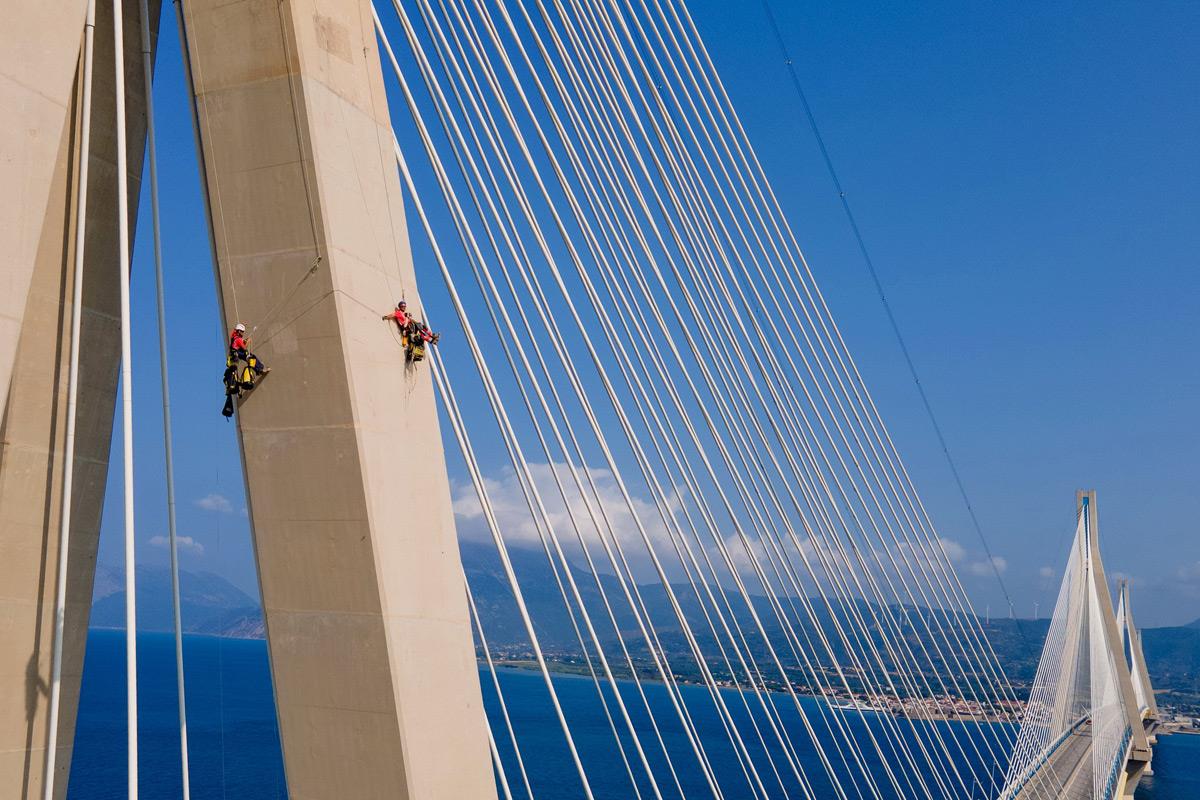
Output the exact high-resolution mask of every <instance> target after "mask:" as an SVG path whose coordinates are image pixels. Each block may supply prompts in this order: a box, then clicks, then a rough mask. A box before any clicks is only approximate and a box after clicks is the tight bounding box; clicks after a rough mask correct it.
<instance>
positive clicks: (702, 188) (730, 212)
mask: <svg viewBox="0 0 1200 800" xmlns="http://www.w3.org/2000/svg"><path fill="white" fill-rule="evenodd" d="M610 5H613V6H614V16H615V17H616V18H617V19H618V21H620V22H621V25H622V29H623V30H624V31H625V33H626V37H627V38H629V31H628V28H627V27H626V26H625V24H624V21H623V20H622V19H621V17H620V14H619V12H617V11H616V10H615V3H610ZM625 5H626V7H627V8H629V9H630V13H629V18H630V20H631V21H632V22H633V25H634V28H635V29H636V30H637V31H638V33H639V34H640V36H641V38H642V41H643V42H645V43H646V51H647V54H648V56H649V58H650V60H651V62H652V63H653V64H654V65H655V67H656V68H657V69H658V70H659V73H660V74H661V75H662V80H661V81H659V82H657V85H656V82H653V81H651V82H649V83H648V86H649V89H650V91H651V92H652V93H653V94H654V95H655V96H656V99H657V101H658V103H659V106H660V107H663V105H664V104H663V101H662V100H661V98H660V97H659V96H658V95H659V91H660V89H665V91H666V92H667V94H668V96H669V97H670V98H671V100H672V102H673V103H674V105H675V107H676V108H677V109H678V110H679V112H680V116H679V118H680V119H681V120H682V122H683V124H684V127H685V128H686V130H687V131H688V133H689V134H690V135H691V138H692V140H693V141H694V142H695V143H696V153H697V154H698V155H699V157H700V159H701V160H702V161H703V163H704V165H705V167H706V168H707V171H708V174H709V175H710V177H711V178H712V181H711V186H712V188H713V189H714V190H715V191H716V193H717V195H718V196H720V197H721V199H722V201H723V203H724V206H725V213H722V212H720V211H718V210H717V209H716V205H715V204H714V203H713V201H712V199H711V197H709V189H708V188H707V187H708V186H709V185H710V184H709V183H708V182H706V181H705V180H704V179H703V178H702V177H701V176H700V172H699V170H698V168H697V167H696V165H695V163H694V161H693V157H692V153H691V151H690V150H689V149H688V148H687V147H685V146H684V144H683V142H682V139H681V138H680V136H679V134H678V131H677V130H676V127H675V124H674V123H673V121H672V119H671V117H669V116H668V117H666V119H665V122H666V125H667V127H668V129H669V131H670V132H671V133H672V140H673V142H674V149H676V152H677V153H678V155H679V160H680V163H681V164H682V165H684V166H685V167H687V168H688V169H689V170H690V172H691V176H692V177H691V178H690V180H689V183H690V185H691V187H692V189H691V191H690V192H687V193H686V194H688V195H690V196H691V197H693V203H694V204H695V203H696V201H695V200H694V198H695V196H696V193H697V192H699V193H702V194H704V195H705V197H706V198H707V205H705V204H699V205H694V207H699V208H701V210H700V215H701V216H703V217H705V220H706V225H707V227H708V229H709V231H710V232H711V233H712V235H713V236H714V237H715V236H716V230H715V228H714V217H710V216H709V215H708V212H707V210H706V208H709V207H711V208H712V209H713V210H714V212H715V223H716V226H718V227H720V228H721V230H722V231H723V232H724V234H725V236H726V237H727V238H729V240H730V242H731V244H732V243H733V239H732V238H731V236H730V233H729V231H728V230H727V228H726V223H725V218H726V217H728V219H729V220H730V222H731V223H732V224H733V226H734V228H735V229H736V230H737V231H738V233H739V236H740V237H741V241H742V243H743V245H745V246H746V247H747V248H749V247H750V244H749V241H748V239H747V238H746V235H745V232H744V231H743V230H742V227H741V223H740V222H739V220H738V216H737V213H736V211H735V209H734V208H733V207H732V206H731V205H730V204H729V200H728V198H727V197H726V194H725V190H724V188H723V186H724V184H730V185H731V186H732V187H736V184H735V183H734V182H733V181H732V179H731V178H730V176H729V173H728V171H727V170H726V169H725V166H724V163H723V162H722V161H721V160H720V159H718V160H717V163H718V165H719V166H720V168H721V171H722V175H721V176H718V175H717V174H716V172H715V171H714V169H713V167H712V164H711V163H710V161H709V159H708V157H707V155H706V154H705V152H704V144H703V143H702V142H701V141H700V138H699V137H698V136H697V135H696V132H695V129H694V128H693V127H692V125H691V123H690V122H689V120H688V118H687V114H686V109H685V108H684V106H683V104H682V103H681V102H680V100H679V96H678V95H677V94H676V92H675V90H674V88H673V87H672V85H671V82H670V80H669V76H668V74H667V73H666V71H665V70H664V68H663V65H662V62H661V61H660V60H659V59H658V57H657V55H656V53H655V52H654V48H653V45H652V42H651V39H650V37H649V36H648V34H647V33H646V31H645V28H644V27H643V25H642V23H641V21H640V19H639V18H638V16H637V15H636V13H634V11H633V6H632V3H630V2H629V0H626V2H625ZM641 6H642V8H643V9H644V10H646V14H647V17H649V11H648V9H647V8H646V5H645V2H644V0H643V2H642V3H641ZM648 22H649V23H650V28H651V29H652V30H653V31H654V33H655V36H656V39H657V41H658V43H659V45H660V47H662V48H664V49H665V48H666V43H665V41H664V40H663V37H662V32H661V31H659V30H658V28H657V27H656V26H655V25H654V24H653V21H652V20H648ZM668 33H669V34H671V35H672V38H673V33H672V32H670V31H669V30H668ZM602 41H603V40H602ZM630 41H632V39H630ZM604 46H607V44H605V45H604ZM617 46H618V47H619V46H620V45H619V44H618V45H617ZM634 52H635V56H636V57H637V59H638V62H639V63H642V59H641V56H640V55H638V54H637V53H636V51H634ZM667 63H669V64H670V65H671V67H672V70H673V74H674V75H675V77H676V79H677V80H678V81H679V82H680V83H681V88H682V89H684V94H685V96H686V97H687V99H688V103H689V105H690V108H691V110H692V112H693V113H694V114H696V115H697V116H698V115H699V112H698V110H697V109H696V105H695V102H694V100H693V99H692V98H691V97H690V95H689V94H688V93H687V92H686V85H684V84H683V79H682V76H681V74H680V72H679V63H682V65H683V66H684V68H685V70H686V71H687V72H688V73H689V74H691V67H690V65H689V64H688V62H687V59H686V58H682V59H670V58H668V59H667ZM643 69H645V67H644V64H643ZM647 75H648V73H647ZM710 119H711V114H710ZM700 128H701V130H702V131H703V132H704V134H705V140H706V142H707V144H708V147H709V148H713V149H714V151H715V145H714V143H713V140H712V137H711V135H710V133H709V131H708V130H707V128H706V127H705V126H703V125H701V126H700ZM718 135H719V131H718ZM663 146H664V147H666V143H665V142H664V143H663ZM722 176H723V178H724V180H722ZM743 185H744V180H743ZM735 197H736V199H737V201H738V204H739V207H740V208H741V210H742V213H743V214H745V213H746V208H745V205H744V203H742V201H741V198H740V197H737V196H736V194H735ZM760 220H761V217H760ZM751 233H752V234H753V237H754V238H755V240H756V241H757V242H758V243H759V246H760V247H762V248H763V249H764V255H767V256H768V257H770V253H768V252H767V251H766V249H765V246H764V245H763V243H762V237H761V236H760V234H759V233H758V232H757V231H756V230H754V228H753V226H752V227H751ZM714 241H715V242H716V243H717V247H718V249H719V250H720V249H721V248H720V240H719V239H714ZM731 252H732V253H733V255H734V257H735V259H736V260H737V262H738V263H739V264H742V257H741V254H740V250H739V249H738V248H737V247H736V246H735V247H733V248H732V250H731ZM749 255H750V257H751V260H752V262H753V263H754V264H755V266H756V269H757V271H758V274H759V276H760V277H761V278H763V283H764V285H765V287H766V289H767V291H768V294H769V295H770V296H771V297H772V300H773V302H775V307H776V309H777V310H779V306H778V302H777V300H775V299H774V293H773V290H772V289H771V286H770V284H769V283H767V282H766V279H765V276H764V275H763V272H762V268H761V265H760V264H759V263H758V259H757V257H756V256H755V254H754V252H753V251H750V252H749ZM775 255H776V256H777V257H778V256H779V252H778V250H777V249H776V250H775ZM722 258H723V259H724V260H725V263H726V264H727V265H728V261H727V257H726V256H725V255H724V253H723V251H722ZM710 263H715V262H710ZM742 265H743V268H744V264H742ZM717 280H718V281H721V280H722V279H721V278H719V277H718V278H717ZM731 280H732V281H733V282H734V285H735V286H737V285H738V282H737V279H736V277H733V276H732V275H731ZM748 285H749V288H750V289H751V291H752V292H753V293H754V296H755V298H756V299H757V300H758V301H759V305H760V307H761V308H762V309H763V311H764V312H767V313H766V316H765V317H764V318H765V319H766V321H767V323H768V325H770V327H771V329H772V332H773V335H772V336H762V335H761V334H760V335H759V337H758V338H759V339H760V341H762V342H763V343H764V347H763V350H764V352H765V353H766V354H767V357H768V359H769V361H770V363H771V364H772V366H773V367H774V369H775V370H779V363H778V362H777V361H776V359H775V358H774V356H772V354H771V350H772V348H771V343H776V344H779V343H780V342H782V341H783V338H782V337H780V336H779V335H778V331H777V330H776V328H775V322H774V321H773V320H772V318H771V316H770V313H769V310H768V308H767V307H766V306H765V305H764V304H763V303H762V298H761V297H760V296H759V294H758V286H757V284H756V283H755V282H753V281H750V282H749V283H748ZM738 291H739V293H740V292H741V290H740V288H739V289H738ZM781 315H782V312H781ZM749 318H750V321H751V323H752V324H754V325H755V326H756V328H757V319H756V317H755V316H754V315H751V316H750V317H749ZM782 320H783V324H784V327H785V328H788V329H789V332H790V333H791V336H792V341H793V344H794V345H796V348H797V350H799V344H798V343H797V342H796V340H795V333H794V332H791V331H790V325H788V324H787V322H788V321H789V320H790V317H789V316H786V315H782ZM805 338H806V340H807V335H806V334H805ZM809 344H810V345H811V342H809ZM782 352H783V356H784V358H785V360H786V361H787V363H788V364H789V365H791V366H792V368H793V372H794V373H795V374H797V376H798V377H799V373H797V372H796V371H795V364H794V363H793V362H792V358H791V354H790V353H789V351H788V350H787V349H786V348H785V349H783V351H782ZM814 352H816V350H815V348H814ZM800 355H801V359H802V360H803V361H804V363H805V365H806V367H808V374H809V376H810V377H811V378H812V379H813V380H814V381H816V378H817V376H816V375H815V374H814V373H813V372H812V369H811V367H810V366H809V365H808V361H807V359H806V358H805V357H804V354H803V352H802V351H800ZM817 366H818V368H819V369H820V372H821V376H822V377H823V378H824V379H825V380H827V381H829V375H828V373H826V372H825V369H824V366H823V365H822V364H821V363H820V362H818V364H817ZM777 374H779V379H780V381H781V386H782V387H783V388H784V389H785V390H786V389H787V386H788V384H787V379H786V378H785V377H784V376H783V375H782V373H777ZM815 385H816V388H817V390H818V394H819V396H820V397H821V398H822V402H823V403H824V405H825V408H826V409H827V411H828V412H829V413H830V414H831V419H832V420H834V421H835V422H836V421H837V419H838V417H837V416H836V415H834V414H833V409H832V408H831V407H830V406H829V402H828V400H827V399H826V398H825V393H824V391H823V390H822V389H821V384H820V383H819V382H817V383H815ZM830 385H833V384H832V381H830ZM786 393H787V394H788V395H789V396H791V392H790V390H789V391H787V392H786ZM793 402H794V398H793ZM834 402H835V404H836V405H837V411H838V412H839V413H842V414H844V415H846V418H847V419H850V416H849V414H847V413H846V409H845V407H843V406H842V404H841V402H840V399H839V398H837V397H836V396H835V397H834ZM838 432H839V435H841V436H842V441H843V444H845V445H847V446H849V442H848V441H847V440H846V439H845V435H844V434H843V433H842V430H841V426H840V425H838ZM850 434H851V437H852V438H853V440H854V442H855V444H857V445H858V446H859V447H862V442H861V441H860V440H859V438H858V436H857V435H856V434H855V433H854V431H853V429H851V431H850ZM872 449H873V447H872ZM864 452H865V450H864ZM854 463H855V465H856V467H859V475H860V477H861V478H863V479H866V478H867V475H866V474H865V473H863V472H862V469H861V467H860V466H859V464H858V461H857V459H855V461H854ZM866 467H867V469H868V470H869V471H870V476H871V478H872V479H875V480H878V475H877V474H876V473H875V470H874V468H873V467H872V465H871V463H870V462H869V461H868V462H867V464H866ZM867 489H868V492H869V493H870V494H871V497H872V499H873V500H875V504H876V507H877V508H879V510H880V511H882V510H883V509H882V508H880V507H879V503H878V500H877V499H875V494H874V492H873V491H872V490H871V488H870V484H869V483H868V484H867ZM885 501H886V502H887V505H888V507H889V510H890V511H891V512H892V513H895V509H894V508H893V507H892V506H891V502H890V499H888V498H886V497H885ZM884 524H885V527H886V529H887V530H888V532H889V533H890V534H891V535H892V537H893V538H895V533H894V532H893V531H892V528H891V524H890V523H889V522H888V521H887V518H886V517H885V518H884ZM896 546H897V551H898V553H899V554H900V556H901V558H902V560H903V561H904V563H905V565H906V567H908V569H909V570H910V571H911V570H912V565H911V564H909V563H908V560H907V552H906V551H907V547H906V546H902V545H900V543H899V542H896ZM895 566H896V565H895V564H894V563H893V567H895ZM917 566H918V567H919V568H920V571H921V572H922V576H921V578H919V579H918V580H917V581H916V586H917V589H918V591H919V592H920V594H921V595H922V597H921V602H922V603H923V604H924V605H925V606H926V607H929V608H934V606H933V605H932V604H931V603H930V602H929V598H928V597H927V596H926V595H925V592H924V584H925V583H927V582H929V576H928V575H927V574H925V570H924V565H923V564H922V563H921V562H920V561H919V560H918V562H917ZM913 574H914V577H916V575H915V573H913ZM902 580H903V578H902ZM905 583H907V582H905ZM932 619H933V623H934V625H935V627H937V628H938V630H937V632H936V635H934V633H933V632H932V631H931V632H930V635H931V640H932V642H933V643H934V645H935V647H937V648H938V649H939V651H940V647H938V642H939V637H941V638H945V637H946V632H945V631H944V630H943V629H942V628H941V624H940V620H939V619H938V617H937V616H933V617H932ZM924 621H925V620H924V618H923V617H922V622H924ZM950 653H951V657H952V659H953V660H954V661H955V662H957V658H958V655H957V652H956V651H954V650H953V649H952V650H951V651H950ZM940 656H941V653H940V652H939V657H940ZM956 673H957V674H964V675H965V674H967V673H966V671H965V670H963V669H962V668H961V666H959V665H957V663H956V664H955V665H953V666H951V671H950V673H949V674H950V675H951V676H954V675H955V674H956ZM968 688H969V689H970V694H971V696H972V697H973V695H974V685H973V684H971V683H969V684H968ZM956 691H958V693H959V696H963V692H962V691H961V688H960V687H957V686H956ZM974 699H976V700H977V701H978V698H974ZM979 702H981V705H982V706H983V707H985V708H986V707H987V703H986V702H983V701H979Z"/></svg>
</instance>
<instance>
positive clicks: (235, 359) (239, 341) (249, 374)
mask: <svg viewBox="0 0 1200 800" xmlns="http://www.w3.org/2000/svg"><path fill="white" fill-rule="evenodd" d="M270 371H271V368H270V367H268V366H267V365H265V364H263V363H262V362H261V361H259V360H258V356H256V355H254V353H252V352H251V351H250V337H248V336H246V326H245V325H243V324H242V323H240V322H239V323H238V324H237V325H235V326H234V328H233V331H231V332H230V334H229V353H228V354H227V355H226V356H225V374H224V376H223V377H222V379H221V380H222V382H223V383H224V384H225V405H224V407H223V408H222V409H221V414H222V415H223V416H225V417H232V416H233V398H234V397H237V398H239V399H240V398H241V396H242V393H243V392H248V391H250V390H251V389H253V388H254V382H255V380H257V379H258V378H260V377H262V376H263V375H266V374H267V373H268V372H270Z"/></svg>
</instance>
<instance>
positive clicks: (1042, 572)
mask: <svg viewBox="0 0 1200 800" xmlns="http://www.w3.org/2000/svg"><path fill="white" fill-rule="evenodd" d="M1056 574H1057V570H1055V569H1054V567H1042V568H1041V569H1039V570H1038V577H1039V578H1053V577H1054V576H1055V575H1056Z"/></svg>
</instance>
